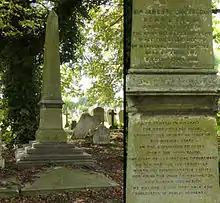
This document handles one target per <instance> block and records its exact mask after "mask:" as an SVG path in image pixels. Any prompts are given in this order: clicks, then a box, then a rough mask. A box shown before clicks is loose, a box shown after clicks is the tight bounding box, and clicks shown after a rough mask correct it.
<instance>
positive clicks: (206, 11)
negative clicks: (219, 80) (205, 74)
mask: <svg viewBox="0 0 220 203" xmlns="http://www.w3.org/2000/svg"><path fill="white" fill-rule="evenodd" d="M211 22H212V21H211V1H208V0H197V1H195V0H187V1H174V0H165V1H163V0H158V1H155V0H152V1H144V0H136V1H134V2H133V11H132V41H131V68H141V69H144V68H154V69H155V68H160V69H161V68H213V65H212V60H213V52H212V23H211Z"/></svg>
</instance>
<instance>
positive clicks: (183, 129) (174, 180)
mask: <svg viewBox="0 0 220 203" xmlns="http://www.w3.org/2000/svg"><path fill="white" fill-rule="evenodd" d="M212 39H213V37H212V13H211V0H198V1H194V0H182V1H173V0H166V1H161V0H158V1H148V0H133V4H132V35H131V66H130V69H129V71H128V74H127V76H126V77H127V78H126V88H127V89H126V98H127V102H128V108H127V110H128V121H129V123H128V148H127V154H128V155H127V173H126V179H127V181H126V183H127V184H126V200H127V201H126V203H134V202H138V203H160V202H163V203H176V202H178V203H214V202H216V203H217V202H219V201H220V200H219V199H218V198H217V196H218V194H219V189H220V188H219V174H218V149H217V139H216V138H217V137H216V136H217V135H216V118H215V115H216V111H217V100H218V98H219V87H218V81H217V80H218V79H217V75H216V71H215V70H214V68H213V51H212Z"/></svg>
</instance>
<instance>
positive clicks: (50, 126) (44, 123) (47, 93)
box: [36, 11, 66, 142]
mask: <svg viewBox="0 0 220 203" xmlns="http://www.w3.org/2000/svg"><path fill="white" fill-rule="evenodd" d="M44 49H45V50H44V68H43V88H42V95H41V101H40V124H39V129H38V131H37V133H36V139H37V140H38V141H41V142H60V141H66V133H65V131H64V130H63V127H62V104H63V101H62V99H61V86H60V56H59V28H58V17H57V15H56V13H55V12H54V11H50V13H49V16H48V19H47V25H46V34H45V45H44Z"/></svg>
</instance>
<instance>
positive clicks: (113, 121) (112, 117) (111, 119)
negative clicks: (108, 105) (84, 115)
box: [108, 110, 116, 126]
mask: <svg viewBox="0 0 220 203" xmlns="http://www.w3.org/2000/svg"><path fill="white" fill-rule="evenodd" d="M115 115H116V113H115V111H114V110H108V122H109V124H110V125H111V126H115V124H116V116H115Z"/></svg>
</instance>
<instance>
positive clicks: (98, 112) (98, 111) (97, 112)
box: [93, 107, 104, 123]
mask: <svg viewBox="0 0 220 203" xmlns="http://www.w3.org/2000/svg"><path fill="white" fill-rule="evenodd" d="M93 116H94V117H96V119H97V122H100V123H104V109H103V108H102V107H96V108H95V109H93Z"/></svg>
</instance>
